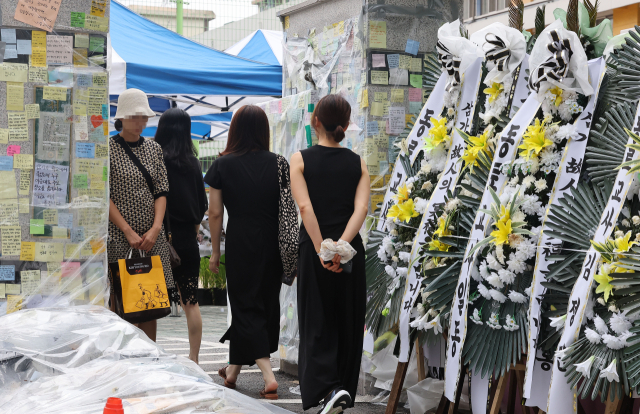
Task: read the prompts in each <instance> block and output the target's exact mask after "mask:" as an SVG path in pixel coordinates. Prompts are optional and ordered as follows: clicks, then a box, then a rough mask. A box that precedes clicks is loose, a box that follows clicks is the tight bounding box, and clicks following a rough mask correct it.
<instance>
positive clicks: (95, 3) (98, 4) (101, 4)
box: [91, 0, 107, 17]
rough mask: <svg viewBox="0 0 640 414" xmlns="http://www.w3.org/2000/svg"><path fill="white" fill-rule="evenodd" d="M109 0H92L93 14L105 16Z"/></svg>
mask: <svg viewBox="0 0 640 414" xmlns="http://www.w3.org/2000/svg"><path fill="white" fill-rule="evenodd" d="M106 7H107V0H91V15H92V16H99V17H104V10H105V8H106Z"/></svg>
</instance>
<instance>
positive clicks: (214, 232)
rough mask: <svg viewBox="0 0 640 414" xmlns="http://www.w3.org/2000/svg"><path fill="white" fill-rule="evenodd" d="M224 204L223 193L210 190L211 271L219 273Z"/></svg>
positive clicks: (213, 189) (211, 188) (214, 189)
mask: <svg viewBox="0 0 640 414" xmlns="http://www.w3.org/2000/svg"><path fill="white" fill-rule="evenodd" d="M223 215H224V204H223V203H222V191H221V190H218V189H216V188H213V187H210V188H209V230H210V231H211V250H212V251H211V258H210V259H209V269H210V270H211V271H212V272H215V273H217V272H218V268H219V267H220V236H221V234H222V217H223Z"/></svg>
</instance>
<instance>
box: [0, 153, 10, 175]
mask: <svg viewBox="0 0 640 414" xmlns="http://www.w3.org/2000/svg"><path fill="white" fill-rule="evenodd" d="M11 170H13V157H12V156H10V155H2V156H0V171H11Z"/></svg>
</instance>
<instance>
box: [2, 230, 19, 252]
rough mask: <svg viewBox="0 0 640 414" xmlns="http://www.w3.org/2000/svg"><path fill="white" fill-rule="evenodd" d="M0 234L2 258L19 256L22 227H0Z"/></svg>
mask: <svg viewBox="0 0 640 414" xmlns="http://www.w3.org/2000/svg"><path fill="white" fill-rule="evenodd" d="M0 234H1V235H2V256H20V243H21V238H22V227H20V226H5V227H0Z"/></svg>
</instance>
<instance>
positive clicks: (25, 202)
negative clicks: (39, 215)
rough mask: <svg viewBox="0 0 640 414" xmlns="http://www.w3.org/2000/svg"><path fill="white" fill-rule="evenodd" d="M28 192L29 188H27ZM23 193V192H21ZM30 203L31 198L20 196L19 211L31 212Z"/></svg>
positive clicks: (23, 212) (21, 212) (22, 212)
mask: <svg viewBox="0 0 640 414" xmlns="http://www.w3.org/2000/svg"><path fill="white" fill-rule="evenodd" d="M27 193H28V190H27ZM20 194H22V193H20ZM29 208H30V205H29V198H28V197H23V198H19V199H18V213H20V214H29V213H30V210H29Z"/></svg>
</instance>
